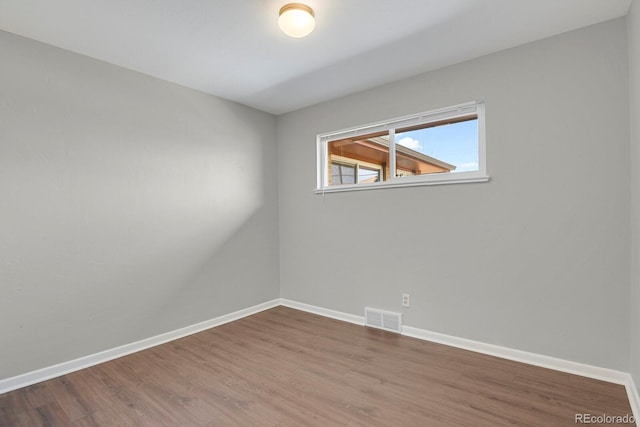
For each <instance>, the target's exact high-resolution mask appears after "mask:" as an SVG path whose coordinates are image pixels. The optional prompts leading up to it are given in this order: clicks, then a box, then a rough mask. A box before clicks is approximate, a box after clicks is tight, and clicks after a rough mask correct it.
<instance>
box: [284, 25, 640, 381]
mask: <svg viewBox="0 0 640 427" xmlns="http://www.w3.org/2000/svg"><path fill="white" fill-rule="evenodd" d="M627 58H628V57H627V48H626V25H625V20H624V19H618V20H615V21H611V22H606V23H603V24H599V25H596V26H592V27H589V28H585V29H581V30H578V31H574V32H571V33H567V34H564V35H560V36H557V37H554V38H550V39H546V40H543V41H539V42H536V43H533V44H529V45H525V46H522V47H518V48H514V49H511V50H507V51H503V52H500V53H497V54H493V55H489V56H485V57H482V58H479V59H476V60H473V61H469V62H465V63H462V64H458V65H455V66H452V67H448V68H446V69H443V70H439V71H435V72H430V73H427V74H423V75H420V76H417V77H415V78H411V79H407V80H403V81H400V82H397V83H393V84H389V85H385V86H382V87H379V88H376V89H372V90H368V91H365V92H362V93H358V94H355V95H352V96H348V97H345V98H341V99H337V100H334V101H331V102H327V103H324V104H320V105H317V106H313V107H309V108H306V109H304V110H300V111H298V112H293V113H290V114H286V115H284V116H281V117H279V118H278V159H279V160H278V162H279V165H280V169H279V193H280V242H281V245H280V274H281V296H282V297H283V298H290V299H294V300H298V301H301V302H305V303H309V304H314V305H317V306H321V307H326V308H331V309H335V310H339V311H343V312H347V313H353V314H358V315H362V314H363V311H364V310H363V309H364V307H365V306H373V307H379V308H382V309H388V310H394V311H401V312H403V314H404V322H405V324H407V325H411V326H416V327H420V328H425V329H428V330H432V331H437V332H442V333H446V334H451V335H455V336H459V337H466V338H470V339H475V340H479V341H483V342H488V343H493V344H498V345H505V346H508V347H512V348H517V349H522V350H527V351H532V352H535V353H541V354H546V355H550V356H556V357H561V358H565V359H569V360H573V361H578V362H586V363H589V364H593V365H597V366H603V367H610V368H615V369H621V370H624V371H627V370H628V368H629V357H628V354H629V302H628V301H629V274H630V261H629V247H630V237H629V234H630V225H629V209H630V202H629V191H630V179H629V173H630V170H629V169H630V167H629V161H628V155H629V115H628V111H629V110H628V103H629V100H628V67H627V66H628V64H627ZM363 72H366V71H363ZM474 99H484V100H485V101H486V117H487V122H486V127H487V151H488V161H487V163H488V171H489V174H490V175H491V178H492V179H491V181H490V182H489V183H482V184H462V185H447V186H433V187H414V188H404V189H388V190H375V191H360V192H351V193H334V194H327V195H324V196H322V195H315V194H313V193H312V190H313V188H314V187H315V180H316V171H315V161H316V160H315V136H316V134H318V133H320V132H325V131H332V130H337V129H342V128H345V127H349V126H354V125H358V124H363V123H368V122H372V121H376V120H382V119H386V118H391V117H396V116H402V115H406V114H410V113H414V112H419V111H423V110H429V109H432V108H437V107H444V106H448V105H453V104H457V103H461V102H465V101H470V100H474ZM403 292H408V293H410V294H411V298H412V307H411V308H409V309H403V308H402V307H401V293H403Z"/></svg>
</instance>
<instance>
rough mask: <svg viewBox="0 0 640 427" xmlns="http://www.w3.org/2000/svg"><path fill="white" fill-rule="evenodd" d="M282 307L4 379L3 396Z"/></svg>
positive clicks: (276, 301) (254, 309) (211, 322)
mask: <svg viewBox="0 0 640 427" xmlns="http://www.w3.org/2000/svg"><path fill="white" fill-rule="evenodd" d="M278 305H280V299H274V300H272V301H267V302H264V303H262V304H258V305H254V306H253V307H249V308H245V309H242V310H238V311H234V312H233V313H229V314H225V315H223V316H219V317H216V318H214V319H210V320H205V321H204V322H200V323H196V324H194V325H190V326H186V327H184V328H180V329H176V330H175V331H171V332H167V333H164V334H160V335H156V336H155V337H151V338H145V339H143V340H140V341H136V342H133V343H129V344H125V345H122V346H120V347H115V348H112V349H109V350H105V351H101V352H99V353H95V354H90V355H88V356H84V357H80V358H78V359H74V360H70V361H68V362H63V363H60V364H57V365H53V366H48V367H46V368H42V369H38V370H36V371H31V372H27V373H25V374H21V375H17V376H15V377H10V378H7V379H4V380H0V394H2V393H6V392H9V391H12V390H16V389H18V388H22V387H26V386H29V385H32V384H35V383H39V382H42V381H46V380H49V379H51V378H55V377H59V376H62V375H65V374H68V373H71V372H75V371H79V370H80V369H84V368H88V367H90V366H94V365H97V364H99V363H104V362H108V361H109V360H113V359H117V358H119V357H122V356H126V355H128V354H131V353H135V352H137V351H141V350H145V349H147V348H150V347H155V346H157V345H160V344H164V343H167V342H169V341H173V340H177V339H178V338H183V337H186V336H188V335H192V334H195V333H197V332H201V331H204V330H206V329H210V328H213V327H216V326H220V325H224V324H225V323H229V322H233V321H234V320H238V319H241V318H243V317H247V316H250V315H252V314H256V313H259V312H261V311H264V310H268V309H270V308H273V307H277V306H278Z"/></svg>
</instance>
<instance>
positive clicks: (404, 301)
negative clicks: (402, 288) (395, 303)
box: [402, 294, 411, 307]
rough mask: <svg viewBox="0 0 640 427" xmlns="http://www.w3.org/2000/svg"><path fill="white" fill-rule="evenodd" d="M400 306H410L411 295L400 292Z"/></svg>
mask: <svg viewBox="0 0 640 427" xmlns="http://www.w3.org/2000/svg"><path fill="white" fill-rule="evenodd" d="M402 306H403V307H411V296H410V295H409V294H402Z"/></svg>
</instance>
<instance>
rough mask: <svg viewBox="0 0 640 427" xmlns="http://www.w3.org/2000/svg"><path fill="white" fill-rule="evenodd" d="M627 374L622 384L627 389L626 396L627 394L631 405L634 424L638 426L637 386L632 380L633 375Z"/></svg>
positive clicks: (639, 417) (639, 418) (639, 403)
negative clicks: (624, 382)
mask: <svg viewBox="0 0 640 427" xmlns="http://www.w3.org/2000/svg"><path fill="white" fill-rule="evenodd" d="M628 375H629V378H628V379H627V383H626V384H625V385H624V386H625V388H626V389H627V396H629V404H630V405H631V410H632V411H633V417H634V418H635V420H636V425H637V426H640V396H639V395H638V387H636V383H635V381H633V376H632V375H631V374H628Z"/></svg>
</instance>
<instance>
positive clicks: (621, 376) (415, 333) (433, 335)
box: [402, 326, 629, 385]
mask: <svg viewBox="0 0 640 427" xmlns="http://www.w3.org/2000/svg"><path fill="white" fill-rule="evenodd" d="M402 335H406V336H408V337H413V338H418V339H421V340H426V341H431V342H436V343H439V344H445V345H449V346H451V347H457V348H461V349H464V350H470V351H475V352H476V353H482V354H488V355H490V356H496V357H500V358H502V359H508V360H513V361H516V362H522V363H526V364H529V365H534V366H540V367H542V368H548V369H553V370H555V371H561V372H566V373H568V374H575V375H581V376H583V377H589V378H593V379H597V380H602V381H607V382H611V383H615V384H622V385H624V384H626V382H627V379H628V377H629V374H628V373H626V372H622V371H616V370H614V369H608V368H600V367H597V366H592V365H587V364H584V363H579V362H572V361H569V360H565V359H559V358H557V357H551V356H544V355H541V354H537V353H530V352H528V351H523V350H516V349H513V348H508V347H502V346H499V345H495V344H487V343H484V342H481V341H474V340H470V339H466V338H458V337H454V336H451V335H446V334H441V333H438V332H431V331H427V330H425V329H419V328H414V327H411V326H403V327H402Z"/></svg>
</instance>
